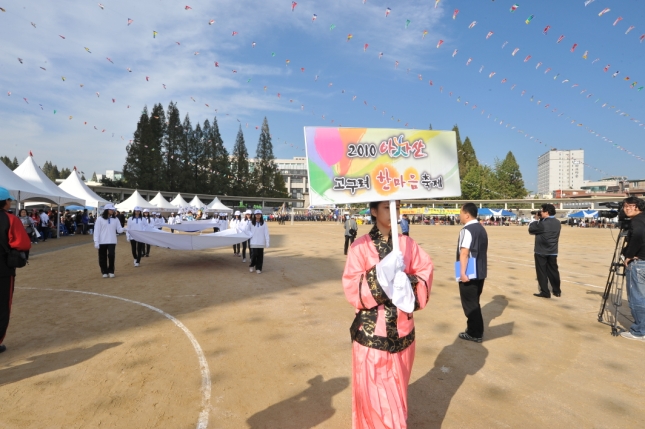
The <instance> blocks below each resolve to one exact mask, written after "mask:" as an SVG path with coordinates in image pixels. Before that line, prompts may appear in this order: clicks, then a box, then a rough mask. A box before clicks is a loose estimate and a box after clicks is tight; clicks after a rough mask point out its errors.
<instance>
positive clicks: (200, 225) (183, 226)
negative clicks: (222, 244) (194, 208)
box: [163, 219, 219, 232]
mask: <svg viewBox="0 0 645 429" xmlns="http://www.w3.org/2000/svg"><path fill="white" fill-rule="evenodd" d="M163 226H165V227H166V228H170V229H174V230H176V231H183V232H200V231H203V230H205V229H211V228H216V227H219V221H218V220H217V219H213V220H191V221H186V222H182V223H175V224H172V225H169V224H167V223H166V224H164V225H163Z"/></svg>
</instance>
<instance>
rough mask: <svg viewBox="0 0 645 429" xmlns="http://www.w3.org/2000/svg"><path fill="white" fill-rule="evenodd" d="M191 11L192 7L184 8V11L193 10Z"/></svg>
mask: <svg viewBox="0 0 645 429" xmlns="http://www.w3.org/2000/svg"><path fill="white" fill-rule="evenodd" d="M191 9H192V7H190V6H186V7H184V10H191Z"/></svg>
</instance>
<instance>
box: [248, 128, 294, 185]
mask: <svg viewBox="0 0 645 429" xmlns="http://www.w3.org/2000/svg"><path fill="white" fill-rule="evenodd" d="M277 172H278V166H277V165H276V164H275V156H274V155H273V144H272V143H271V133H270V132H269V122H268V121H267V118H266V117H265V118H264V121H263V122H262V130H261V131H260V138H259V139H258V147H257V150H256V155H255V165H254V168H253V187H254V188H255V194H256V195H257V196H262V197H269V196H274V195H276V193H279V192H280V191H285V192H286V188H285V189H281V190H277V189H276V183H275V180H276V173H277ZM283 183H284V179H283Z"/></svg>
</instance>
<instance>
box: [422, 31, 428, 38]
mask: <svg viewBox="0 0 645 429" xmlns="http://www.w3.org/2000/svg"><path fill="white" fill-rule="evenodd" d="M427 35H428V30H423V36H422V37H421V38H422V39H425V38H426V36H427Z"/></svg>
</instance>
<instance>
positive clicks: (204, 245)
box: [128, 225, 251, 250]
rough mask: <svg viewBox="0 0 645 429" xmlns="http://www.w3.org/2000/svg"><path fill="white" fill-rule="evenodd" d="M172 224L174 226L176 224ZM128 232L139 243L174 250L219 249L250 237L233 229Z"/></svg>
mask: <svg viewBox="0 0 645 429" xmlns="http://www.w3.org/2000/svg"><path fill="white" fill-rule="evenodd" d="M172 226H173V227H175V226H177V225H172ZM128 233H129V234H130V236H131V237H132V238H133V239H135V240H137V241H139V242H141V243H146V244H150V245H152V246H158V247H163V248H166V249H174V250H206V249H219V248H222V247H228V246H232V245H234V244H239V243H242V242H243V241H246V240H248V239H250V238H251V236H250V235H248V234H245V233H243V232H240V231H237V230H235V229H227V230H225V231H221V232H216V233H213V234H200V235H190V234H172V233H170V232H166V231H161V230H158V229H148V230H145V231H128Z"/></svg>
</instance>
